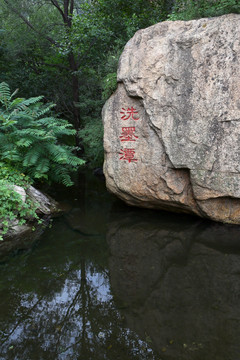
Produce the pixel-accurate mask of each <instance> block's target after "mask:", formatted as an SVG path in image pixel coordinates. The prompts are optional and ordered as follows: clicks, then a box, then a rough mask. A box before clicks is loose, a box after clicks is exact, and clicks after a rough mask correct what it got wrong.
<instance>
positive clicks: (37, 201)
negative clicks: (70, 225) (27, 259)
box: [0, 185, 62, 257]
mask: <svg viewBox="0 0 240 360" xmlns="http://www.w3.org/2000/svg"><path fill="white" fill-rule="evenodd" d="M13 190H14V191H15V192H17V193H18V194H20V195H21V198H22V201H23V202H24V203H25V202H26V201H27V199H28V200H30V201H31V202H32V203H33V204H34V205H35V206H36V207H37V209H36V213H37V214H38V215H39V217H40V218H45V222H48V220H49V219H47V217H46V216H48V217H49V216H54V215H56V214H58V213H60V212H61V210H62V209H61V208H60V205H59V204H58V203H57V202H56V201H55V200H54V199H52V198H51V197H50V196H48V195H45V194H43V193H42V192H41V191H39V190H37V189H35V188H34V187H33V186H30V187H29V188H28V189H27V190H25V189H24V188H22V187H21V186H17V185H13ZM26 220H27V222H26V223H25V224H23V225H20V223H19V220H18V219H17V218H16V219H15V220H12V221H9V229H8V232H7V234H5V235H4V241H3V242H1V243H0V257H1V256H2V254H5V253H7V252H9V251H11V250H12V249H17V248H19V244H22V243H25V242H26V243H28V242H29V240H30V241H32V240H33V239H36V237H37V236H38V234H41V233H42V231H43V229H42V228H44V226H37V231H36V232H34V233H33V231H32V228H33V225H35V226H34V228H35V227H36V224H34V222H35V223H36V220H35V219H33V218H27V219H26ZM2 228H3V226H2V224H1V223H0V233H1V229H2ZM21 246H22V245H21Z"/></svg>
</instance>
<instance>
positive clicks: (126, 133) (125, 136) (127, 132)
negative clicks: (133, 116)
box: [119, 127, 138, 141]
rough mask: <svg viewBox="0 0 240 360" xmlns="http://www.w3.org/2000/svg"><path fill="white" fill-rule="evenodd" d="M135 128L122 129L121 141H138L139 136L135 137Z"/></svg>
mask: <svg viewBox="0 0 240 360" xmlns="http://www.w3.org/2000/svg"><path fill="white" fill-rule="evenodd" d="M134 133H135V127H122V133H121V136H119V138H120V139H121V141H136V139H138V136H136V135H134Z"/></svg>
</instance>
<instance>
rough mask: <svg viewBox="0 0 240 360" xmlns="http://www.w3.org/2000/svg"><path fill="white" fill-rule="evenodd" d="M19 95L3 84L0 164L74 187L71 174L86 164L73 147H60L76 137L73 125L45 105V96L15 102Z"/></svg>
mask: <svg viewBox="0 0 240 360" xmlns="http://www.w3.org/2000/svg"><path fill="white" fill-rule="evenodd" d="M16 93H17V91H15V92H14V93H13V94H11V92H10V88H9V86H8V84H6V83H5V82H2V83H0V161H3V162H4V163H6V164H9V165H11V166H12V167H14V168H16V169H17V170H19V171H20V172H23V173H25V174H27V175H29V177H30V178H31V179H33V180H36V179H41V180H44V181H48V182H59V183H63V184H64V185H66V186H70V185H72V181H71V178H70V173H71V172H72V171H74V170H76V169H77V168H78V167H79V166H80V165H82V164H84V160H82V159H79V158H78V157H77V156H75V155H74V154H73V150H74V147H72V146H68V145H64V144H62V143H61V140H62V139H63V137H65V136H73V135H75V130H74V129H73V128H72V125H71V124H69V123H68V122H67V121H66V120H63V119H59V118H56V117H54V116H53V115H52V114H51V109H52V108H53V107H54V105H53V104H50V105H49V104H47V105H44V104H43V102H42V100H43V97H42V96H38V97H32V98H29V99H24V98H15V99H13V98H14V96H15V95H16Z"/></svg>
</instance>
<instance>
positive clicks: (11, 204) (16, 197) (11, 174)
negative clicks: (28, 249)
mask: <svg viewBox="0 0 240 360" xmlns="http://www.w3.org/2000/svg"><path fill="white" fill-rule="evenodd" d="M14 185H17V186H21V187H23V188H24V189H25V190H26V189H27V188H28V187H29V186H30V185H31V179H30V178H29V177H27V176H25V175H24V174H21V173H20V172H18V171H17V170H15V169H13V168H11V167H10V166H8V165H6V164H4V163H3V162H0V224H1V226H2V230H1V234H0V240H3V235H4V234H6V233H7V231H8V229H9V226H10V223H11V221H14V220H16V219H17V220H18V225H22V224H24V223H25V222H26V218H31V219H36V220H38V221H40V219H39V218H38V216H37V214H36V212H35V211H36V204H33V203H32V202H31V200H30V199H29V198H28V197H27V198H26V201H25V202H23V200H22V197H21V195H20V194H19V193H17V192H16V191H15V189H14Z"/></svg>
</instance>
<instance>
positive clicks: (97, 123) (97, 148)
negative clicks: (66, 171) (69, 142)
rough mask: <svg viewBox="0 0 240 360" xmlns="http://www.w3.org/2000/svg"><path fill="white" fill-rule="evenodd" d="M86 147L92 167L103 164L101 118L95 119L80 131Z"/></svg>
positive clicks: (87, 156)
mask: <svg viewBox="0 0 240 360" xmlns="http://www.w3.org/2000/svg"><path fill="white" fill-rule="evenodd" d="M79 135H80V137H82V141H83V146H84V148H85V156H86V158H87V159H88V161H90V164H91V167H98V166H102V164H103V125H102V122H101V120H100V119H93V120H92V121H91V122H89V123H87V124H86V126H85V127H84V128H83V129H82V130H80V131H79Z"/></svg>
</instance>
